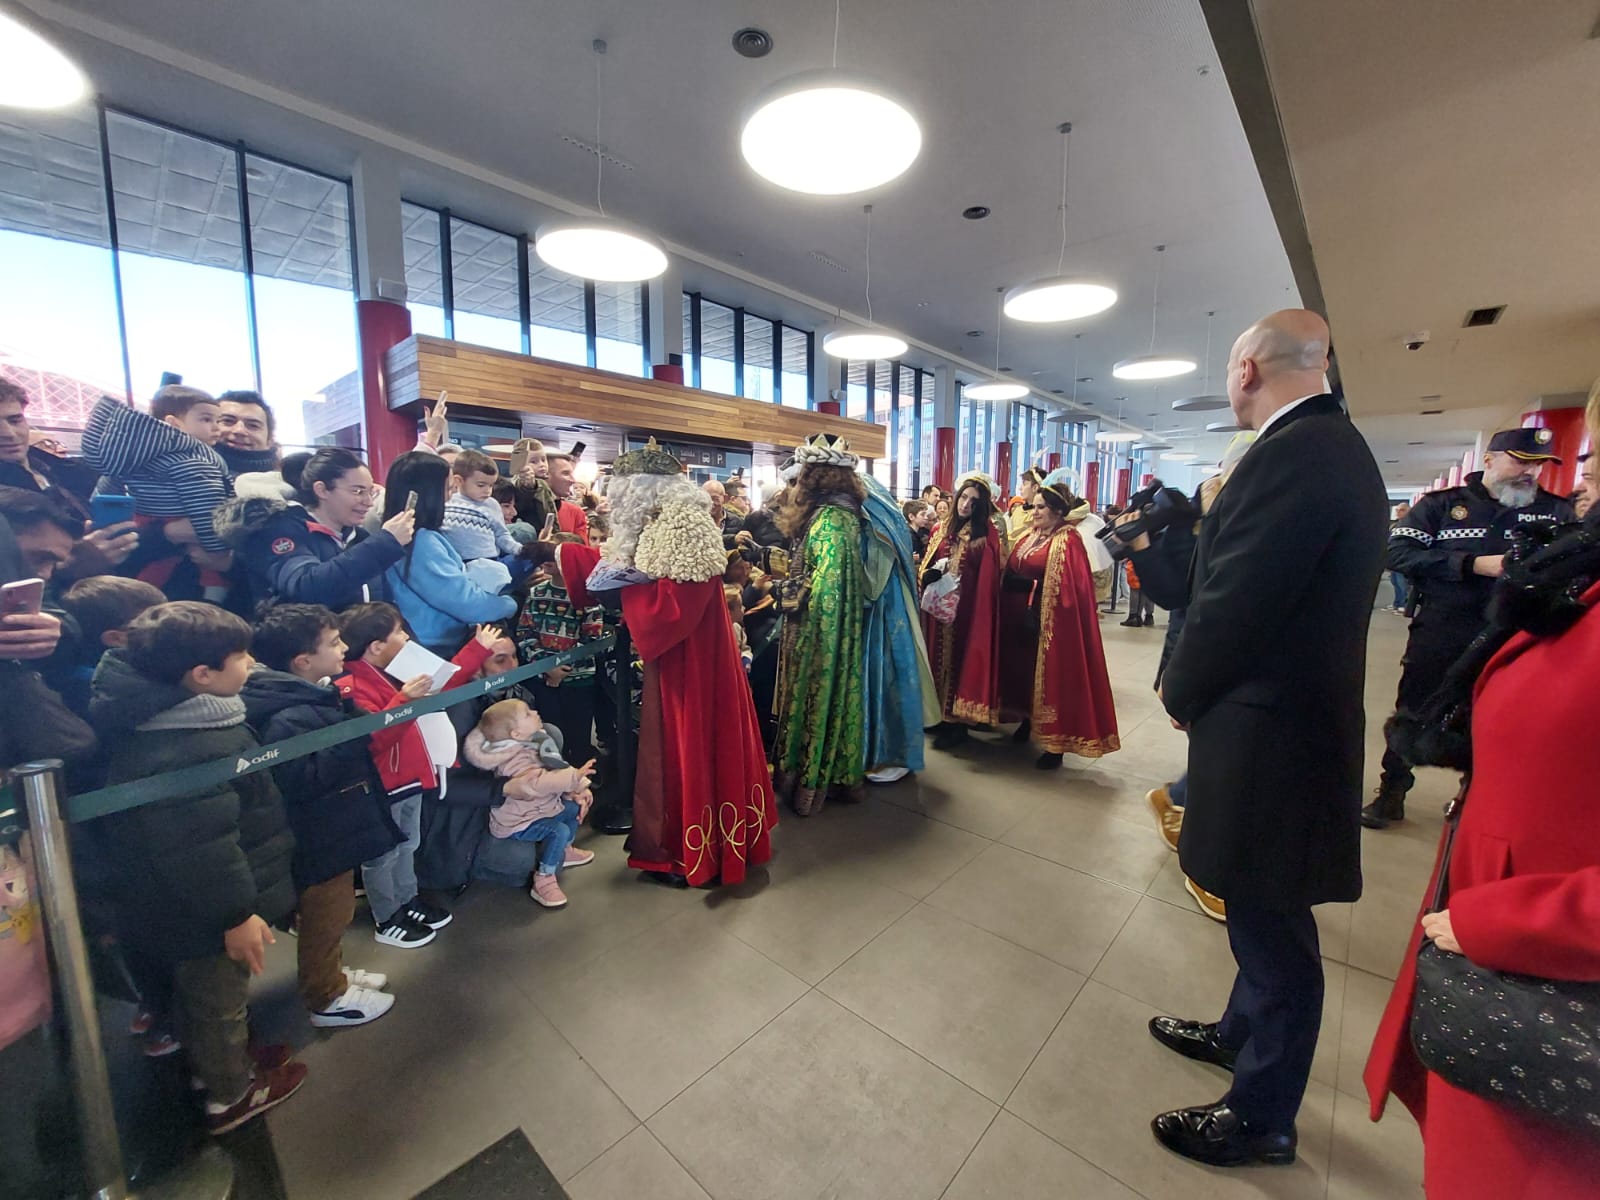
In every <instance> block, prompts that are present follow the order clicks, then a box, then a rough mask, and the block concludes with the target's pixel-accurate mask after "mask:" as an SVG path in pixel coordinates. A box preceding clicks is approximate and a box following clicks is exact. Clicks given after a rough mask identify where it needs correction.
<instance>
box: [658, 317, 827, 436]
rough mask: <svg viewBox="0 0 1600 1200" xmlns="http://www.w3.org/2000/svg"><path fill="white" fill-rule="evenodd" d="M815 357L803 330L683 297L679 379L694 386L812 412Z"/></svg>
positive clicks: (811, 345) (809, 336)
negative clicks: (681, 367)
mask: <svg viewBox="0 0 1600 1200" xmlns="http://www.w3.org/2000/svg"><path fill="white" fill-rule="evenodd" d="M697 346H698V351H697V350H696V347H697ZM813 353H814V345H813V342H812V335H811V334H810V333H807V332H806V331H805V330H802V329H795V328H793V327H792V326H789V325H785V324H783V323H782V322H780V321H773V320H771V319H770V318H767V317H761V316H757V315H756V314H754V313H750V312H745V311H743V310H736V309H732V308H729V307H728V306H727V305H725V304H718V303H717V302H716V301H714V300H708V299H706V298H705V297H704V296H702V295H700V294H699V293H698V292H685V293H684V294H683V377H684V379H685V380H686V381H688V382H689V383H690V384H692V385H694V386H695V387H702V388H705V389H706V390H707V391H713V392H724V393H726V394H728V395H730V396H744V397H746V398H748V399H752V400H766V401H773V402H776V401H778V400H779V399H781V400H782V402H783V403H784V404H786V405H789V406H791V407H794V408H813V407H815V405H814V404H813V402H812V395H811V363H812V354H813ZM697 354H698V357H697Z"/></svg>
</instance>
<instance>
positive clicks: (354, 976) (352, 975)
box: [339, 967, 389, 992]
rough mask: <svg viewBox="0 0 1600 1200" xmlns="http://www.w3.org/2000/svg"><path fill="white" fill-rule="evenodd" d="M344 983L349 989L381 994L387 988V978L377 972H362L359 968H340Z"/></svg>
mask: <svg viewBox="0 0 1600 1200" xmlns="http://www.w3.org/2000/svg"><path fill="white" fill-rule="evenodd" d="M339 969H340V970H341V971H343V972H344V979H345V982H346V983H348V984H349V985H350V986H351V987H359V988H367V989H369V990H371V991H374V992H381V991H383V990H384V989H385V988H387V987H388V986H389V977H388V976H387V975H384V974H382V973H381V972H378V971H363V970H362V969H361V968H360V967H340V968H339Z"/></svg>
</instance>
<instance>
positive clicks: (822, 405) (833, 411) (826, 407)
mask: <svg viewBox="0 0 1600 1200" xmlns="http://www.w3.org/2000/svg"><path fill="white" fill-rule="evenodd" d="M817 411H818V412H819V413H827V414H828V415H829V416H830V417H837V416H839V415H840V413H839V402H838V401H837V400H818V401H817Z"/></svg>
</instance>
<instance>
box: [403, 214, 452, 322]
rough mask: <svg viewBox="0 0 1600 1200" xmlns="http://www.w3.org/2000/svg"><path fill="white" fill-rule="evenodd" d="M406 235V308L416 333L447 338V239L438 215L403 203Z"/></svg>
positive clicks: (404, 231)
mask: <svg viewBox="0 0 1600 1200" xmlns="http://www.w3.org/2000/svg"><path fill="white" fill-rule="evenodd" d="M400 224H401V228H402V231H403V233H404V235H405V256H406V309H407V311H409V312H410V313H411V330H412V332H413V333H425V334H428V335H430V336H432V337H444V336H446V334H445V325H444V242H443V240H442V239H441V237H440V235H439V214H438V213H437V212H435V211H434V210H433V209H431V208H423V207H421V206H420V205H417V204H408V203H406V202H405V201H403V200H402V201H401V202H400Z"/></svg>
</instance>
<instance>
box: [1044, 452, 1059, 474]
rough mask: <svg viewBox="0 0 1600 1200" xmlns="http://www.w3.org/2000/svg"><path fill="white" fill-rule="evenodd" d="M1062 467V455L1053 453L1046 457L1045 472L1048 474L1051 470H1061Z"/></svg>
mask: <svg viewBox="0 0 1600 1200" xmlns="http://www.w3.org/2000/svg"><path fill="white" fill-rule="evenodd" d="M1060 469H1061V455H1059V454H1051V455H1050V457H1049V458H1047V459H1045V468H1044V470H1045V474H1047V475H1048V474H1049V473H1050V472H1051V471H1059V470H1060Z"/></svg>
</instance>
